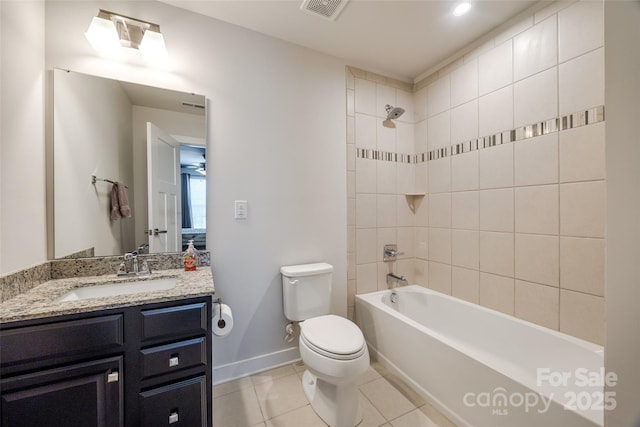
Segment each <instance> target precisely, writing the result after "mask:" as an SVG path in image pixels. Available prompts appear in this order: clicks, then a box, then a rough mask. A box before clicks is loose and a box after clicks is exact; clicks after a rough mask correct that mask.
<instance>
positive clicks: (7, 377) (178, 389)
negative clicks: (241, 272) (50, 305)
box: [0, 297, 212, 427]
mask: <svg viewBox="0 0 640 427" xmlns="http://www.w3.org/2000/svg"><path fill="white" fill-rule="evenodd" d="M209 319H211V297H201V298H191V299H185V300H180V301H172V302H166V303H156V304H147V305H142V306H134V307H124V308H120V309H110V310H103V311H100V312H91V313H85V314H75V315H68V316H60V317H56V318H47V319H38V320H30V321H24V322H15V323H5V324H1V325H0V345H1V346H2V350H1V351H0V395H1V401H0V403H1V407H0V410H1V415H0V420H1V427H27V426H28V427H34V426H38V427H75V426H77V427H93V426H96V427H97V426H100V427H121V426H125V427H139V426H154V427H156V426H162V425H168V426H173V425H175V426H187V427H211V423H212V420H211V415H210V414H211V405H212V395H211V394H212V393H211V389H212V379H211V371H212V366H211V359H212V356H211V354H212V351H211V342H212V341H211V325H210V320H209Z"/></svg>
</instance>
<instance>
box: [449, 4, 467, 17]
mask: <svg viewBox="0 0 640 427" xmlns="http://www.w3.org/2000/svg"><path fill="white" fill-rule="evenodd" d="M469 10H471V3H466V2H465V3H460V4H459V5H457V6H456V8H455V9H453V16H462V15H464V14H465V13H467V12H469Z"/></svg>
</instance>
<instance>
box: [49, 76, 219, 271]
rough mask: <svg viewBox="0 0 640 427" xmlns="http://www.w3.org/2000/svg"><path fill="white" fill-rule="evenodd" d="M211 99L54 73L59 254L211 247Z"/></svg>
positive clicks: (56, 241)
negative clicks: (207, 243)
mask: <svg viewBox="0 0 640 427" xmlns="http://www.w3.org/2000/svg"><path fill="white" fill-rule="evenodd" d="M205 105H206V100H205V97H204V96H202V95H195V94H190V93H183V92H177V91H172V90H167V89H160V88H155V87H150V86H144V85H139V84H133V83H128V82H122V81H117V80H110V79H106V78H102V77H96V76H91V75H86V74H82V73H77V72H72V71H67V70H59V69H56V70H54V76H53V115H52V120H53V224H54V232H53V235H54V237H53V238H54V242H53V250H54V257H55V258H56V259H59V258H69V257H91V256H107V255H121V254H123V253H125V252H131V251H135V250H138V249H141V250H142V251H143V252H149V253H159V252H179V251H181V250H183V248H184V247H185V246H186V243H187V241H188V240H194V243H195V246H196V247H197V248H200V249H205V248H206V247H205V236H206V197H205V194H206V179H205V178H206V168H207V162H206V155H207V153H206V139H207V135H206V128H207V126H206V110H205ZM116 182H118V183H121V184H123V185H124V186H125V187H124V189H123V188H122V185H120V186H116V188H115V189H114V183H116ZM118 190H120V191H118ZM127 207H128V209H127Z"/></svg>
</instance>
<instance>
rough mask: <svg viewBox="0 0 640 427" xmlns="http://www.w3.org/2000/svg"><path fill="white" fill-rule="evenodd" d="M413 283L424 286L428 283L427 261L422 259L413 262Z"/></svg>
mask: <svg viewBox="0 0 640 427" xmlns="http://www.w3.org/2000/svg"><path fill="white" fill-rule="evenodd" d="M413 271H414V274H413V282H412V283H415V284H419V285H423V286H426V285H427V283H429V261H427V260H424V259H415V260H413Z"/></svg>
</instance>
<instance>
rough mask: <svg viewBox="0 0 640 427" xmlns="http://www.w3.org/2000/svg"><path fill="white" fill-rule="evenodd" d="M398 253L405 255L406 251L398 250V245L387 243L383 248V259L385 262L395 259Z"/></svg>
mask: <svg viewBox="0 0 640 427" xmlns="http://www.w3.org/2000/svg"><path fill="white" fill-rule="evenodd" d="M398 255H404V252H398V245H395V244H387V245H384V248H383V249H382V260H383V261H384V262H390V261H395V260H396V259H397V258H398Z"/></svg>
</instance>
